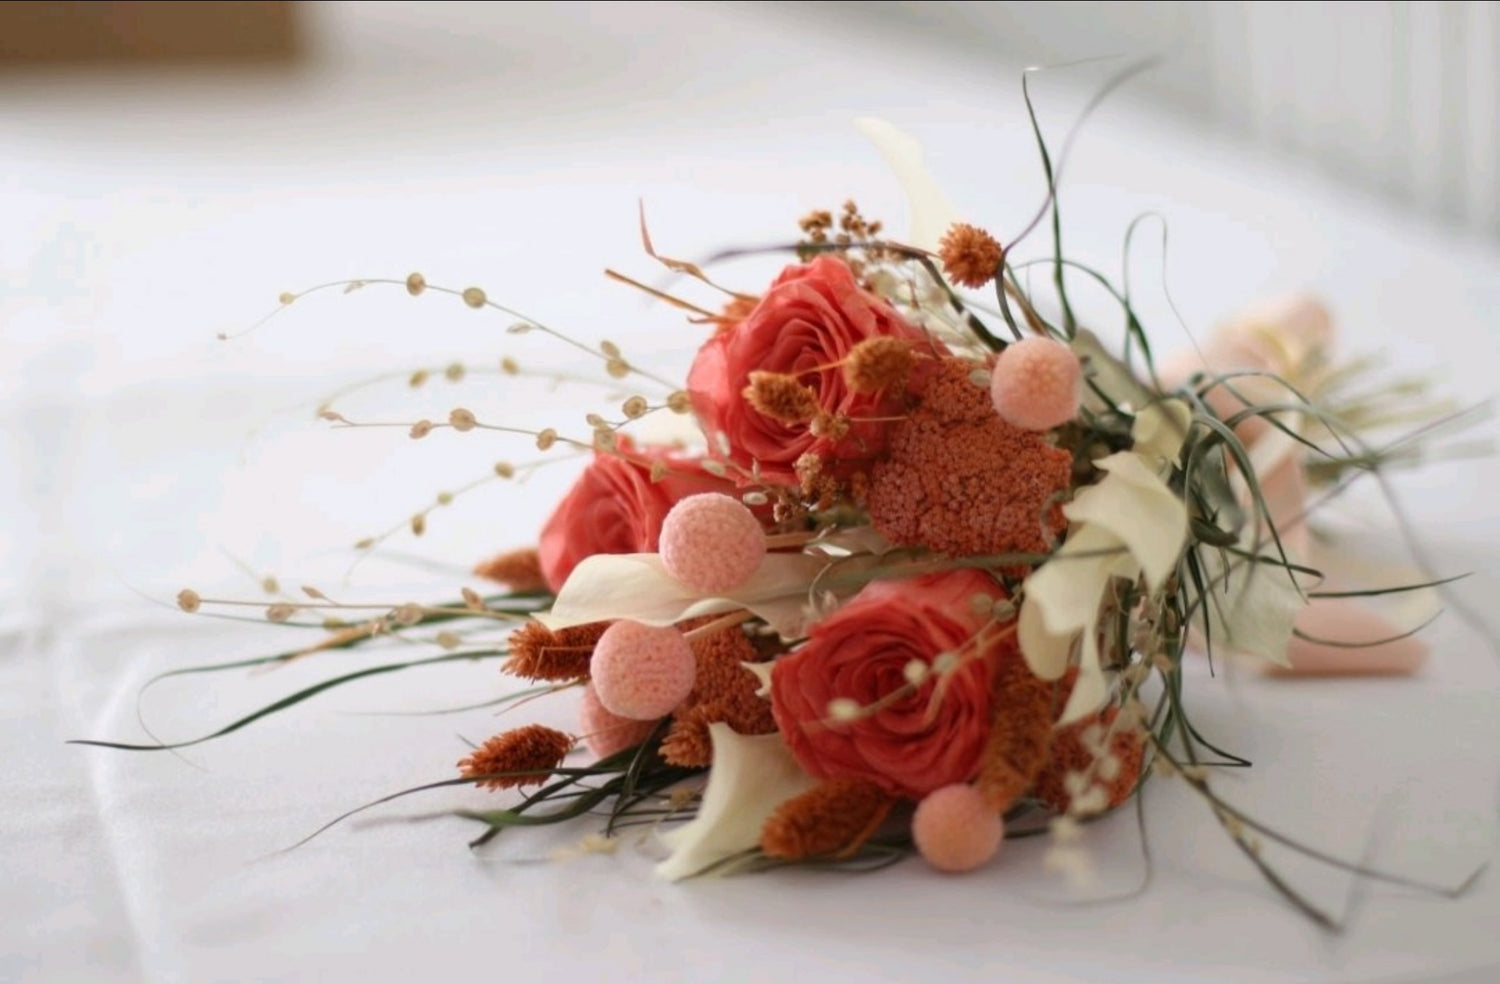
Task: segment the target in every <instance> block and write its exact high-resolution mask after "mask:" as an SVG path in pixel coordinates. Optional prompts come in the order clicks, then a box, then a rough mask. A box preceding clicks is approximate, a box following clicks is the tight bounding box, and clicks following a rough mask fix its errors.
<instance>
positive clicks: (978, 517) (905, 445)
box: [869, 358, 1073, 556]
mask: <svg viewBox="0 0 1500 984" xmlns="http://www.w3.org/2000/svg"><path fill="white" fill-rule="evenodd" d="M976 370H982V367H980V366H978V365H977V364H975V363H972V362H968V361H966V360H963V359H956V358H947V359H942V360H940V361H939V362H938V364H937V366H936V367H935V369H934V370H933V371H932V372H930V373H927V374H925V377H926V378H925V379H923V380H922V381H921V382H920V384H919V385H918V386H917V390H918V391H917V392H916V393H915V396H916V398H917V400H918V401H919V402H918V406H917V407H916V408H915V409H914V410H912V411H911V412H910V413H909V414H908V416H907V419H906V420H904V421H902V422H900V423H898V424H897V425H896V426H895V427H894V428H893V429H892V430H891V434H890V454H889V456H888V458H887V459H886V460H885V461H883V462H881V463H879V464H877V465H876V466H875V468H874V470H873V471H872V472H871V475H870V488H869V509H870V517H871V519H872V520H873V522H874V524H875V527H876V528H877V529H878V530H880V532H882V533H884V534H885V535H886V536H887V537H889V538H890V539H891V541H892V542H894V543H897V544H902V545H912V546H925V547H928V548H929V549H932V550H935V551H938V552H939V553H945V554H951V555H955V556H966V555H967V556H974V555H993V554H1005V553H1028V554H1040V553H1045V552H1047V550H1048V549H1049V548H1050V545H1051V541H1052V539H1053V538H1055V537H1056V536H1057V535H1058V534H1060V533H1061V532H1062V531H1063V529H1064V527H1065V526H1066V520H1065V519H1064V517H1063V514H1062V502H1061V497H1062V495H1063V494H1064V493H1065V492H1066V491H1067V490H1068V488H1069V487H1070V485H1071V481H1072V465H1073V457H1072V455H1071V454H1069V453H1068V452H1067V451H1064V450H1062V449H1061V448H1057V447H1054V446H1053V445H1052V444H1051V443H1049V442H1048V440H1047V438H1046V436H1045V435H1043V434H1038V433H1033V432H1031V431H1023V430H1020V429H1019V428H1016V427H1012V426H1011V425H1010V424H1007V423H1006V422H1005V421H1003V420H1001V419H1000V418H999V417H998V416H997V415H996V414H995V408H994V407H993V406H992V405H991V403H990V397H989V393H988V391H987V390H986V389H985V387H983V386H979V385H976V384H975V382H974V381H973V379H971V378H970V377H971V376H972V375H973V374H974V373H975V371H976Z"/></svg>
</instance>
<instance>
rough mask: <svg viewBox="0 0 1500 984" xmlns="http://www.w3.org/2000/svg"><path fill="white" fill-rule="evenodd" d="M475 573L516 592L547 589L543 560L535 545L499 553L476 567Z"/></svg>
mask: <svg viewBox="0 0 1500 984" xmlns="http://www.w3.org/2000/svg"><path fill="white" fill-rule="evenodd" d="M474 573H475V574H477V575H479V576H480V577H484V578H488V579H490V580H491V581H498V582H500V583H501V584H503V585H505V586H506V587H508V588H510V589H511V590H512V591H516V592H521V593H525V592H530V591H545V590H547V579H546V578H544V577H542V562H541V560H540V558H538V556H537V552H536V548H535V547H525V548H522V549H520V550H508V551H506V552H505V553H503V554H498V555H496V556H494V557H491V558H490V559H489V560H486V561H485V562H484V563H482V564H480V565H478V566H477V567H475V568H474Z"/></svg>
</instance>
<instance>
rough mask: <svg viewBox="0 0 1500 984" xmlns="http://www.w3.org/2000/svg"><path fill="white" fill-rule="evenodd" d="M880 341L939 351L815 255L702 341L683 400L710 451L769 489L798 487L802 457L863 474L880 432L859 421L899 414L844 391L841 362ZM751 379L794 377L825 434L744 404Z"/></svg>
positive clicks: (889, 401) (892, 399) (897, 406)
mask: <svg viewBox="0 0 1500 984" xmlns="http://www.w3.org/2000/svg"><path fill="white" fill-rule="evenodd" d="M882 337H885V338H906V339H910V340H911V341H912V342H913V343H915V344H918V345H921V346H923V347H924V349H930V350H934V351H939V350H940V347H939V346H938V345H937V343H936V342H932V341H930V340H929V339H928V337H927V335H926V334H925V333H924V332H922V331H921V330H919V329H917V328H915V327H913V326H912V325H910V324H908V323H907V322H906V321H905V320H904V319H903V318H902V317H901V316H900V315H899V314H897V313H896V311H895V309H894V308H892V307H891V306H890V305H889V304H887V303H886V302H885V301H884V300H882V299H880V298H879V297H876V296H875V295H874V294H871V293H870V292H868V291H866V290H864V289H862V288H861V287H860V286H859V284H857V283H856V282H855V280H854V274H853V273H852V272H850V270H849V267H848V265H847V264H846V263H844V262H843V261H842V260H839V259H837V258H835V257H832V256H819V257H817V258H816V259H814V260H813V261H812V262H811V263H807V264H798V265H793V266H789V267H787V268H786V269H785V270H783V271H782V272H781V275H780V276H779V277H777V278H776V281H775V283H773V284H772V285H771V288H770V290H768V291H766V294H765V296H764V297H762V298H761V300H760V303H759V304H757V305H756V306H755V308H754V309H753V310H752V311H751V312H750V313H749V314H748V315H747V316H746V317H745V318H744V320H743V321H740V322H739V323H738V324H735V325H733V326H732V327H730V328H729V329H727V330H725V331H721V332H719V333H718V334H716V335H715V336H714V337H713V338H711V339H709V340H708V342H707V343H705V344H704V346H703V348H701V349H700V350H699V351H698V355H697V357H696V358H695V359H694V360H693V367H692V369H691V370H690V371H689V373H688V394H689V395H690V396H691V398H692V404H693V410H694V412H695V413H696V414H697V415H698V420H699V423H701V424H702V426H703V430H704V432H705V433H706V434H707V435H708V438H709V445H710V447H715V448H720V450H722V451H723V453H724V455H725V457H726V458H727V459H728V460H730V461H733V462H734V463H735V464H737V465H739V466H741V467H742V468H745V469H749V468H750V467H751V466H752V465H753V464H755V463H756V462H759V465H760V474H761V477H762V478H763V479H764V480H765V481H767V482H770V483H772V484H780V485H796V484H798V481H799V476H798V474H797V470H796V464H797V460H798V459H799V458H801V457H802V456H803V455H805V454H812V455H815V456H817V457H818V458H821V459H823V464H824V471H825V473H828V474H833V475H837V476H840V477H847V476H848V475H851V474H853V473H854V472H856V471H861V470H863V469H864V468H865V467H867V465H868V463H869V462H870V461H871V460H872V459H874V458H877V457H879V455H880V454H881V452H882V451H884V449H885V432H886V429H887V428H888V426H889V425H888V424H887V423H885V422H881V421H873V420H869V419H867V418H875V417H883V416H889V415H891V414H893V413H899V412H900V410H901V399H900V394H899V393H898V394H892V393H889V392H885V393H854V392H852V391H851V390H850V388H849V385H848V383H847V382H846V381H845V379H844V374H843V371H842V368H841V366H840V363H841V361H842V360H843V359H844V358H845V357H846V356H847V355H848V354H849V352H850V350H851V349H853V348H854V347H855V346H856V345H858V344H859V343H860V342H862V341H865V340H866V339H870V338H882ZM752 372H769V373H780V374H784V375H788V376H793V377H795V378H796V379H797V381H798V382H800V383H802V384H803V385H805V386H806V387H808V389H809V390H811V395H812V398H813V399H814V400H815V401H816V403H817V410H818V411H820V412H821V413H823V414H826V415H827V417H828V422H829V423H832V425H833V426H832V427H831V428H830V427H824V426H819V427H811V426H809V425H808V424H807V423H787V422H783V421H780V420H776V419H773V418H772V417H770V416H767V415H765V414H762V413H761V412H759V411H758V410H756V409H755V408H754V407H752V406H751V405H750V403H749V401H748V400H747V399H746V398H745V396H744V390H745V388H746V386H748V385H749V383H750V374H751V373H752ZM846 422H847V428H846V427H845V426H844V425H845V423H846ZM814 430H817V431H818V433H817V434H814V433H813V432H814ZM719 435H723V437H724V438H725V441H720V439H719ZM721 445H722V446H721Z"/></svg>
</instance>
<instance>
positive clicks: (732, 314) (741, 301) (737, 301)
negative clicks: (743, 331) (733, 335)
mask: <svg viewBox="0 0 1500 984" xmlns="http://www.w3.org/2000/svg"><path fill="white" fill-rule="evenodd" d="M759 303H760V298H758V297H747V296H745V295H743V294H736V295H734V296H733V297H731V298H730V299H729V303H727V304H725V305H724V307H723V308H722V309H721V310H720V311H719V314H718V316H717V317H715V318H713V319H712V321H713V323H714V324H715V325H717V327H716V328H715V329H714V333H715V334H718V333H719V332H724V331H733V330H734V326H735V325H737V324H739V323H740V322H741V321H744V320H745V318H746V317H748V316H749V314H750V312H751V311H754V310H755V305H757V304H759Z"/></svg>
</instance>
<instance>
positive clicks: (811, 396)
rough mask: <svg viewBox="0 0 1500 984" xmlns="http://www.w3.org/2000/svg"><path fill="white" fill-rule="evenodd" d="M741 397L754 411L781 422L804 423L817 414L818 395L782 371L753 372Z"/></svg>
mask: <svg viewBox="0 0 1500 984" xmlns="http://www.w3.org/2000/svg"><path fill="white" fill-rule="evenodd" d="M744 397H745V400H746V401H747V402H748V403H749V404H750V406H751V407H753V408H754V409H755V411H756V412H757V413H759V414H762V415H763V416H766V417H770V418H771V419H772V420H775V421H777V422H778V423H782V424H789V425H796V424H805V423H807V422H808V421H810V420H812V419H813V418H814V417H816V416H817V415H818V394H817V393H815V392H813V390H812V388H811V387H809V386H804V385H802V384H801V383H799V382H797V379H796V377H795V376H788V375H786V374H785V373H779V372H761V371H756V372H752V373H751V374H750V385H748V386H746V387H745V390H744Z"/></svg>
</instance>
